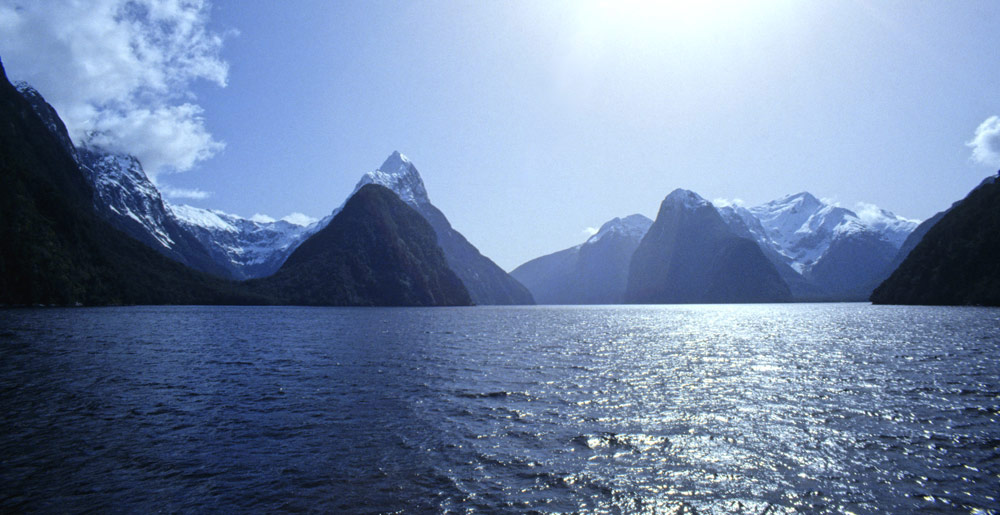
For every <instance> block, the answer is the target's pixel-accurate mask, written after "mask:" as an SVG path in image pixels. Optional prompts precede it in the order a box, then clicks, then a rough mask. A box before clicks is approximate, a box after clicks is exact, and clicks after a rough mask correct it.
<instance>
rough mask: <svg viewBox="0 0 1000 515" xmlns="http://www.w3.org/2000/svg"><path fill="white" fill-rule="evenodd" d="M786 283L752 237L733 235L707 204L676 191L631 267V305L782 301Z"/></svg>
mask: <svg viewBox="0 0 1000 515" xmlns="http://www.w3.org/2000/svg"><path fill="white" fill-rule="evenodd" d="M790 299H791V292H790V291H789V289H788V285H787V284H785V282H784V281H782V279H781V277H780V276H779V275H778V272H777V271H776V270H775V268H774V266H773V265H772V264H771V263H770V262H769V261H768V260H767V258H766V257H765V256H764V254H763V253H762V252H761V250H760V247H758V246H757V243H756V242H754V241H753V240H750V239H747V238H741V237H739V236H737V235H735V234H734V233H733V232H732V231H730V229H729V228H728V226H727V225H726V223H725V222H724V221H723V219H722V217H721V216H720V215H719V212H718V211H717V210H716V209H715V207H714V206H712V204H711V203H709V202H708V201H706V200H705V199H703V198H701V197H699V196H698V195H697V194H695V193H693V192H690V191H686V190H675V191H674V192H673V193H671V194H670V195H668V196H667V198H666V199H664V201H663V203H662V204H661V205H660V211H659V213H658V214H657V217H656V221H654V222H653V225H652V226H651V227H650V228H649V231H648V232H647V233H646V236H645V237H644V238H643V239H642V242H641V243H640V244H639V246H638V248H636V250H635V253H634V254H633V256H632V261H631V264H630V266H629V275H628V285H627V288H626V290H625V301H626V302H631V303H653V304H673V303H717V302H783V301H788V300H790Z"/></svg>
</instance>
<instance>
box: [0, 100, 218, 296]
mask: <svg viewBox="0 0 1000 515" xmlns="http://www.w3.org/2000/svg"><path fill="white" fill-rule="evenodd" d="M16 87H17V90H18V92H19V93H20V94H21V96H22V97H24V99H25V100H27V101H28V103H29V104H30V105H31V107H32V109H33V110H34V111H35V113H36V114H37V115H38V116H39V118H41V120H42V122H43V123H44V124H45V126H46V127H47V128H48V129H49V132H50V133H52V135H53V136H55V138H56V139H57V140H58V142H59V145H60V146H61V147H62V148H63V150H65V152H66V153H67V154H69V155H70V156H72V157H73V159H74V160H75V161H76V163H77V165H78V166H79V168H80V170H81V171H82V172H83V174H84V177H86V178H87V180H88V181H89V183H90V186H91V188H92V189H93V190H94V209H95V210H96V211H97V213H98V215H100V216H101V217H102V218H104V219H105V220H107V221H108V222H110V223H111V225H113V226H114V227H116V228H117V229H119V230H121V231H122V232H124V233H125V234H128V235H129V236H131V237H133V238H135V239H137V240H139V241H141V242H142V243H145V244H146V245H147V246H148V247H150V248H152V249H153V250H156V251H157V252H159V253H161V254H163V255H164V256H167V257H169V258H170V259H173V260H174V261H178V262H180V263H183V264H185V265H187V266H190V267H191V268H194V269H196V270H200V271H202V272H206V273H210V274H213V275H217V276H221V277H236V276H233V275H232V274H229V273H227V271H226V270H225V269H224V268H223V267H222V266H220V265H219V264H218V263H216V261H215V260H214V259H213V258H212V257H211V256H210V255H209V252H208V250H207V249H206V248H205V246H204V245H203V244H202V243H201V242H199V241H198V240H197V239H195V238H194V236H193V235H192V234H190V233H189V232H188V231H186V230H184V229H183V228H181V227H180V225H179V224H178V223H177V221H176V220H175V218H174V216H173V214H172V213H171V212H170V210H169V208H168V207H167V206H166V204H165V203H164V201H163V198H162V197H161V196H160V192H159V190H158V189H157V188H156V186H155V185H154V184H153V182H152V181H150V180H149V178H148V177H147V176H146V173H145V172H144V171H143V169H142V164H141V163H139V160H138V159H136V158H135V157H133V156H130V155H127V154H117V153H113V152H108V151H105V150H103V149H100V148H96V147H89V146H82V147H74V146H73V142H72V140H71V139H70V137H69V134H68V133H67V132H66V127H65V126H64V125H63V124H62V121H61V120H60V119H59V115H58V114H57V113H56V111H55V109H53V108H52V106H51V105H49V104H48V102H46V101H45V99H44V98H43V97H42V95H41V94H40V93H38V91H37V90H35V89H34V88H32V87H31V86H29V85H28V84H26V83H23V82H20V83H18V84H17V86H16Z"/></svg>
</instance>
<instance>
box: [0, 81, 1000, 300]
mask: <svg viewBox="0 0 1000 515" xmlns="http://www.w3.org/2000/svg"><path fill="white" fill-rule="evenodd" d="M0 75H3V76H2V80H0V96H2V101H3V105H2V112H0V115H2V118H0V120H2V121H3V122H4V125H3V126H2V127H0V128H2V129H3V134H2V136H3V138H4V139H3V142H2V143H3V145H2V147H0V153H2V155H0V157H2V158H3V161H2V168H0V171H2V173H3V177H4V184H5V188H4V191H3V192H0V238H2V239H3V242H2V243H0V276H2V277H0V304H38V303H41V304H73V303H80V304H108V303H112V304H114V303H209V304H211V303H236V304H266V303H292V304H309V305H465V304H531V303H533V302H534V301H535V300H537V301H538V302H540V303H545V304H613V303H622V302H631V303H687V302H697V303H702V302H785V301H793V300H794V301H807V300H821V301H840V300H865V299H867V298H868V296H869V295H870V294H872V291H873V290H875V293H874V295H872V299H873V300H875V301H876V302H901V303H926V302H930V303H984V304H990V303H996V302H997V296H996V295H995V294H994V293H993V292H995V291H997V288H1000V283H997V282H996V281H995V280H994V279H992V277H994V275H992V274H994V273H995V268H996V267H995V265H994V264H993V263H994V261H995V260H992V259H991V258H992V257H993V256H995V251H996V250H998V249H997V244H996V241H995V238H993V235H994V234H996V233H998V232H1000V231H996V230H994V228H993V225H995V224H993V222H994V221H995V220H994V219H993V218H992V217H991V216H992V214H993V213H994V212H996V209H994V208H995V206H996V205H997V204H996V202H997V199H996V197H995V196H994V195H993V193H996V191H995V190H996V189H997V186H996V184H995V180H988V181H985V182H984V184H983V185H981V186H980V187H979V188H977V189H976V190H974V191H973V192H972V193H970V195H969V197H967V198H966V199H964V200H963V201H961V202H957V203H956V204H955V205H953V206H952V208H951V209H949V210H948V211H946V212H942V213H939V214H938V215H936V216H935V217H933V218H931V219H929V220H927V221H925V222H924V223H922V224H920V225H919V226H918V224H917V222H916V221H913V220H907V219H904V218H901V217H898V216H896V215H894V214H893V213H891V212H888V211H885V210H881V209H877V208H874V207H868V208H866V209H864V210H863V211H862V212H854V211H851V210H848V209H844V208H841V207H839V206H836V205H831V204H829V203H827V202H824V201H821V200H819V199H817V198H816V197H814V196H813V195H811V194H809V193H805V192H803V193H798V194H795V195H789V196H786V197H782V198H780V199H777V200H774V201H771V202H768V203H765V204H762V205H760V206H756V207H751V208H744V207H742V206H736V205H722V206H715V205H713V204H712V203H711V202H708V201H707V200H705V199H704V198H702V197H700V196H699V195H697V194H696V193H694V192H691V191H687V190H675V191H674V192H672V193H671V194H670V195H668V196H667V197H666V198H665V199H664V201H663V202H662V204H661V206H660V210H659V212H658V214H657V218H656V220H655V221H654V220H649V219H648V218H646V217H644V216H642V215H631V216H626V217H624V218H615V219H613V220H611V221H609V222H607V223H605V224H604V225H603V226H602V227H601V229H600V230H599V231H598V232H597V233H596V234H594V235H593V236H591V237H590V238H588V239H587V240H586V241H585V242H583V243H581V244H580V245H577V246H574V247H571V248H569V249H565V250H562V251H559V252H556V253H553V254H549V255H546V256H542V257H539V258H536V259H533V260H531V261H529V262H527V263H525V264H523V265H521V266H519V267H517V268H516V269H515V270H514V271H513V272H511V273H510V274H507V273H505V272H504V271H503V270H502V269H500V267H498V266H497V265H496V264H495V263H493V261H491V260H490V259H489V258H487V257H485V256H483V255H482V254H481V253H480V252H479V251H478V250H477V249H476V248H475V247H474V246H473V245H472V244H471V243H469V242H468V241H467V240H466V238H465V237H464V236H462V235H461V234H460V233H458V232H457V231H456V230H455V229H454V228H453V227H452V226H451V224H450V222H449V221H448V219H447V218H446V217H445V215H444V214H443V213H442V212H441V211H440V210H439V209H437V208H436V207H435V206H434V205H433V204H432V203H431V202H430V199H429V197H428V194H427V191H426V188H425V187H424V183H423V180H422V178H421V177H420V174H419V172H418V171H417V169H416V167H415V166H414V165H413V163H412V162H410V161H409V160H408V159H407V158H406V157H405V156H403V155H402V154H400V153H399V152H394V153H392V154H391V155H390V156H389V157H388V158H387V159H386V160H385V162H384V163H383V164H382V165H381V166H380V167H379V168H378V169H376V170H374V171H371V172H368V173H366V174H364V175H362V177H361V179H360V180H359V181H358V183H357V186H356V187H355V189H354V191H353V192H352V193H351V195H349V196H348V198H347V200H345V201H344V203H343V204H341V206H340V207H338V208H336V209H334V210H332V212H331V214H330V215H329V216H327V217H325V218H323V219H322V220H319V221H316V222H313V223H310V224H305V225H302V224H296V223H292V222H289V221H283V220H278V221H275V220H267V219H259V218H256V217H255V219H247V218H242V217H239V216H236V215H231V214H227V213H224V212H221V211H215V210H207V209H202V208H197V207H193V206H186V205H170V204H169V203H168V202H166V201H165V200H164V199H163V198H162V197H161V195H160V192H159V191H158V190H157V188H156V186H155V185H154V184H153V183H152V182H151V181H150V180H149V179H148V177H147V176H146V174H145V173H144V171H143V169H142V165H141V163H140V162H139V161H138V160H137V159H135V158H134V157H132V156H129V155H125V154H117V153H112V152H108V151H105V150H103V149H101V148H95V147H90V146H82V147H76V146H74V145H73V142H72V141H71V139H70V138H69V136H68V133H67V132H66V129H65V126H64V125H63V123H62V121H61V120H60V119H59V116H58V114H57V113H56V111H55V110H54V109H53V108H52V107H51V106H50V105H49V104H48V103H46V102H45V100H44V98H42V96H41V95H40V94H39V93H38V92H37V91H35V90H34V89H33V88H31V87H30V86H28V85H26V84H19V85H18V86H17V88H15V87H14V86H12V85H11V84H10V83H9V82H7V79H6V75H5V74H3V68H2V64H0ZM998 195H1000V193H998ZM991 209H992V211H990V210H991ZM859 213H860V214H859ZM991 231H992V232H991ZM894 270H895V273H893V271H894ZM890 274H891V276H892V277H891V278H890V280H888V281H886V278H888V277H890ZM237 281H243V282H237ZM883 281H885V283H884V284H882V286H881V287H879V288H878V289H876V286H878V285H879V284H880V283H882V282H883Z"/></svg>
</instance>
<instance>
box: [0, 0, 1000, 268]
mask: <svg viewBox="0 0 1000 515" xmlns="http://www.w3.org/2000/svg"><path fill="white" fill-rule="evenodd" d="M998 26H1000V2H996V1H994V0H988V1H963V2H946V1H924V2H912V1H891V0H884V1H878V2H874V1H866V0H832V1H825V2H818V1H817V2H805V1H791V0H763V1H760V2H752V3H751V2H738V1H735V0H705V1H703V2H684V1H673V2H670V1H668V2H650V1H640V0H618V1H613V2H610V1H597V0H594V1H583V0H574V1H558V0H551V1H545V2H537V1H530V0H524V1H508V2H478V1H471V0H466V1H457V0H456V1H420V2H416V1H413V2H395V1H394V2H388V1H385V2H383V1H370V2H369V1H366V2H353V1H344V2H334V1H329V0H289V1H282V2H244V1H236V0H215V1H214V2H209V1H208V0H135V1H128V0H91V1H87V2H83V1H79V0H30V1H29V0H0V59H2V60H3V63H4V66H5V67H6V69H7V73H8V76H10V77H11V78H12V79H14V80H25V81H27V82H29V83H31V84H32V85H34V86H35V87H36V88H37V89H39V91H40V92H41V93H42V94H43V95H44V96H45V97H46V99H47V100H49V102H50V103H52V104H53V105H54V106H55V107H56V109H57V110H58V111H59V113H60V115H61V116H62V117H63V119H64V120H65V121H66V122H67V126H68V127H69V129H70V130H71V133H72V136H73V138H74V141H76V142H77V144H80V143H82V142H84V141H88V142H90V143H92V144H98V145H101V146H105V147H107V148H111V149H114V150H118V151H123V152H130V153H133V154H135V155H137V156H138V157H139V158H140V159H141V160H142V162H143V164H144V166H145V168H146V171H147V173H148V174H149V175H150V176H151V177H152V178H153V179H154V181H155V182H156V183H157V185H158V186H159V187H160V189H161V191H162V192H164V194H165V195H166V196H167V197H168V198H169V199H170V202H173V203H177V204H182V203H187V204H191V205H195V206H198V207H205V208H212V209H220V210H223V211H226V212H230V213H236V214H239V215H242V216H247V217H249V216H252V215H261V214H266V215H269V216H271V217H274V218H281V217H285V216H289V215H292V216H294V217H295V218H296V219H303V218H304V216H305V217H312V218H320V217H323V216H325V215H327V214H329V212H330V211H331V210H333V209H334V208H335V207H337V206H339V205H340V204H341V203H342V202H343V201H344V199H345V197H346V196H347V195H348V194H349V193H350V192H351V191H352V189H353V186H354V184H355V183H356V182H357V181H358V179H359V178H360V176H361V175H362V174H363V173H365V172H368V171H371V170H373V169H375V168H377V167H378V166H379V165H380V164H381V163H382V161H383V160H384V159H385V158H386V157H387V156H388V155H389V154H390V153H391V152H392V151H394V150H399V151H400V152H402V153H403V154H405V155H407V156H408V157H409V158H410V159H411V160H412V161H413V163H414V164H415V165H416V166H417V168H418V169H419V170H420V172H421V175H422V177H423V179H424V182H425V184H426V186H427V190H428V193H429V195H430V198H431V201H432V202H433V203H434V204H435V205H436V206H437V207H438V208H440V209H441V210H442V211H443V212H444V213H445V214H446V215H447V216H448V218H449V220H450V221H451V223H452V225H453V226H454V227H455V228H456V229H457V230H459V231H460V232H462V233H463V234H464V235H465V236H466V238H468V239H469V241H471V242H472V243H473V244H474V245H476V246H477V247H478V248H479V249H480V251H481V252H482V253H483V254H485V255H487V256H489V257H491V258H492V259H493V260H494V261H496V262H497V263H498V264H499V265H500V266H501V267H503V268H504V269H507V270H511V269H513V268H514V267H516V266H517V265H519V264H521V263H523V262H525V261H528V260H530V259H532V258H535V257H538V256H540V255H543V254H547V253H551V252H554V251H557V250H561V249H563V248H566V247H570V246H572V245H576V244H579V243H581V242H583V241H584V240H585V239H586V237H587V231H588V228H590V229H591V230H592V228H594V227H600V225H601V224H602V223H604V222H605V221H607V220H609V219H611V218H614V217H616V216H626V215H629V214H632V213H642V214H645V215H647V216H649V217H651V218H653V217H655V215H656V212H657V210H658V208H659V203H660V202H661V201H662V200H663V198H664V197H665V196H666V195H667V194H668V193H670V191H672V190H673V189H675V188H686V189H690V190H693V191H695V192H697V193H699V194H701V195H702V196H703V197H705V198H708V199H710V200H711V199H728V200H734V199H738V201H741V202H743V203H744V204H746V205H756V204H760V203H763V202H766V201H768V200H772V199H775V198H779V197H781V196H783V195H786V194H792V193H797V192H800V191H809V192H811V193H813V194H814V195H816V196H817V197H821V198H824V199H827V200H829V201H832V202H837V203H839V204H840V205H842V206H844V207H848V208H854V207H855V206H858V205H859V203H871V204H876V205H878V206H879V207H882V208H884V209H888V210H890V211H893V212H895V213H897V214H899V215H901V216H904V217H907V218H913V219H924V218H928V217H930V216H931V215H933V214H934V213H936V212H938V211H940V210H942V209H945V208H947V207H948V206H949V205H950V204H951V203H952V202H954V201H956V200H958V199H960V198H962V197H963V196H964V195H965V194H966V193H968V191H969V190H970V189H972V188H973V187H974V186H975V185H976V184H978V183H979V182H980V181H981V180H982V179H983V178H984V177H985V176H986V175H988V174H990V173H995V172H996V171H997V170H998V169H1000V118H997V115H1000V59H998V57H1000V53H998V50H997V49H1000V31H997V30H996V27H998ZM303 215H304V216H303Z"/></svg>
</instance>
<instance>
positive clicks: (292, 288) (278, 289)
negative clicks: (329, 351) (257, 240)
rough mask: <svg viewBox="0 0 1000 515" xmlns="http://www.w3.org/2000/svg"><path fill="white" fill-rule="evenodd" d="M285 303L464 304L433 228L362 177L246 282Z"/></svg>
mask: <svg viewBox="0 0 1000 515" xmlns="http://www.w3.org/2000/svg"><path fill="white" fill-rule="evenodd" d="M248 284H249V285H250V286H251V287H252V288H254V289H255V290H257V291H260V292H262V293H267V294H268V295H273V296H276V297H278V298H280V299H282V301H283V302H285V303H290V304H305V305H334V306H450V305H469V304H471V302H472V301H471V299H470V297H469V293H468V291H467V290H466V289H465V286H463V284H462V281H461V280H460V279H459V278H458V277H457V276H456V274H455V273H454V272H452V270H451V269H450V268H449V267H448V263H447V261H446V260H445V257H444V254H443V253H442V251H441V248H440V247H439V246H438V244H437V237H436V235H435V233H434V229H433V228H432V227H431V226H430V224H428V222H427V221H426V220H424V218H423V217H422V216H421V215H420V213H418V212H417V211H415V210H414V209H413V208H411V207H410V206H408V205H406V204H405V203H404V202H403V201H401V200H400V199H399V197H398V196H397V195H396V194H395V193H393V192H392V191H390V190H389V189H387V188H384V187H382V186H379V185H375V184H369V185H365V186H363V187H362V188H360V189H359V190H358V191H357V192H356V193H355V194H354V195H352V196H351V198H350V199H348V201H347V203H346V204H344V206H343V208H342V209H341V210H340V211H339V212H338V213H337V214H336V216H334V217H333V219H332V220H331V221H330V223H329V224H328V225H327V226H326V227H325V228H323V229H322V230H320V231H319V232H317V233H316V234H314V235H313V236H312V237H310V238H309V239H307V240H306V241H305V242H303V243H302V244H301V245H299V247H298V248H297V249H295V251H294V252H292V254H291V255H290V256H289V257H288V259H287V260H286V261H285V264H284V265H282V267H281V268H280V269H279V270H278V272H277V273H275V274H274V275H273V276H271V277H268V278H264V279H257V280H253V281H250V282H249V283H248Z"/></svg>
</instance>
